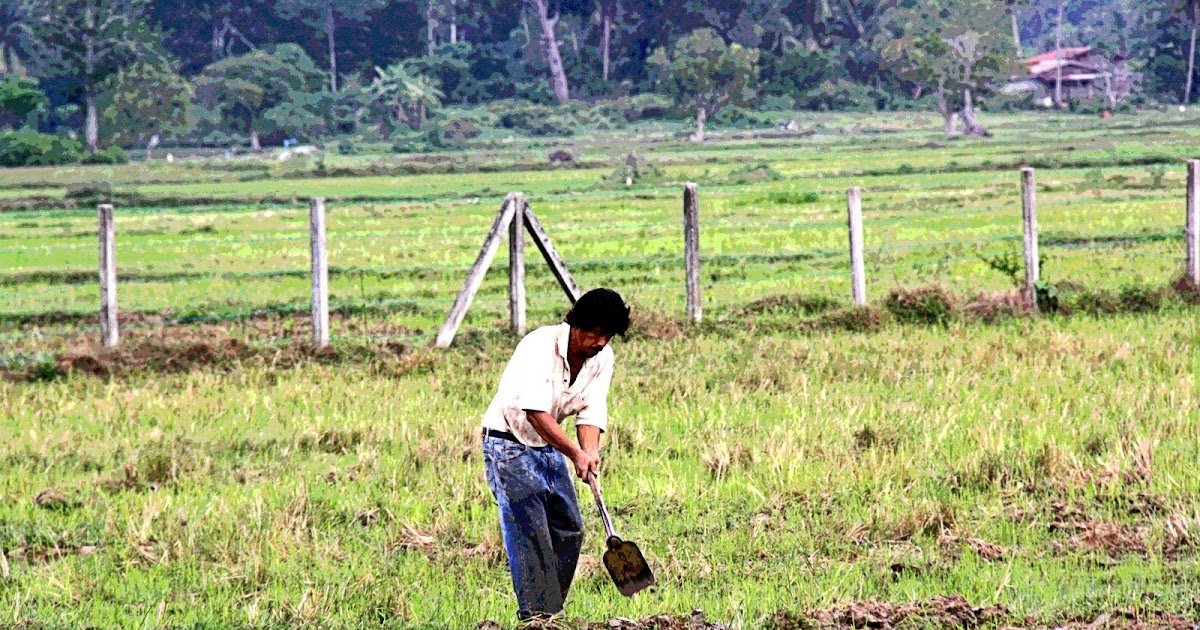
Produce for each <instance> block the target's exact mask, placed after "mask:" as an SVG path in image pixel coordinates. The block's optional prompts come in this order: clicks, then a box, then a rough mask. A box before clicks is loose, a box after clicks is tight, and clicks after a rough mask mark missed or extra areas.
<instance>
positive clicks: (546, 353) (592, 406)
mask: <svg viewBox="0 0 1200 630" xmlns="http://www.w3.org/2000/svg"><path fill="white" fill-rule="evenodd" d="M628 328H629V307H628V306H626V305H625V302H624V301H623V300H622V299H621V296H620V295H618V294H617V293H616V292H615V291H611V290H609V289H596V290H593V291H589V292H588V293H586V294H584V295H583V296H582V297H580V298H579V301H578V302H576V304H575V306H574V307H573V308H572V309H571V312H570V313H568V314H567V318H566V323H563V324H559V325H557V326H546V327H544V328H539V329H537V330H535V331H533V332H531V333H529V334H528V335H527V336H526V337H525V338H524V339H523V340H521V342H520V343H519V344H518V345H517V349H516V350H515V351H514V352H513V355H512V358H511V359H509V362H508V366H507V367H506V368H505V369H504V373H503V374H502V375H501V377H500V386H499V388H498V391H497V392H496V397H495V398H494V399H493V400H492V404H491V405H490V406H489V407H488V410H487V412H486V413H485V414H484V416H483V460H484V467H485V471H486V474H487V482H488V486H490V487H491V489H492V494H494V495H495V497H496V504H497V505H498V506H499V508H500V531H501V533H502V535H503V537H504V548H505V550H506V551H507V552H508V567H509V571H510V572H511V573H512V582H513V589H514V590H515V591H516V594H517V607H518V609H517V616H518V618H520V619H521V620H522V621H524V620H527V619H532V618H535V617H546V616H551V615H555V614H558V613H561V612H562V609H563V602H564V601H565V600H566V597H567V591H568V590H569V589H570V588H571V580H572V579H574V577H575V565H576V564H577V563H578V561H579V552H580V549H581V548H582V546H583V517H582V516H581V515H580V513H579V502H578V500H577V499H576V496H575V484H574V483H573V482H572V480H571V473H570V469H569V468H568V462H570V463H571V464H572V465H573V466H574V467H575V474H576V475H578V476H579V477H580V478H581V479H587V478H588V476H589V475H594V474H596V473H597V471H598V468H599V466H600V433H601V432H602V431H604V430H605V428H606V425H607V424H608V387H609V384H610V383H611V382H612V373H613V351H612V348H609V347H608V343H609V341H610V340H611V339H612V338H613V337H614V336H616V335H620V334H624V333H625V331H626V330H627V329H628ZM571 415H573V416H575V433H576V437H577V438H578V441H579V443H578V445H576V444H575V443H573V442H571V439H570V438H568V437H567V434H566V432H564V431H563V429H562V427H561V426H560V423H561V422H562V421H563V420H564V419H565V418H566V417H567V416H571Z"/></svg>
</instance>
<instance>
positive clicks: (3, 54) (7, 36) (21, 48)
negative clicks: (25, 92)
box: [0, 0, 33, 74]
mask: <svg viewBox="0 0 1200 630" xmlns="http://www.w3.org/2000/svg"><path fill="white" fill-rule="evenodd" d="M26 4H27V3H26V0H0V65H3V66H4V74H16V73H17V71H18V69H19V68H20V67H21V64H20V63H19V61H18V58H19V56H18V53H24V54H25V55H26V56H28V55H29V54H30V53H31V51H32V48H33V46H32V40H33V28H32V26H31V25H30V21H29V8H28V7H27V6H26Z"/></svg>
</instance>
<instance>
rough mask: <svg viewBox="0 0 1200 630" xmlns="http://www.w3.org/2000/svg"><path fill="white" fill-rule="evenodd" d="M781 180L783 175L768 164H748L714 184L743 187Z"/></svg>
mask: <svg viewBox="0 0 1200 630" xmlns="http://www.w3.org/2000/svg"><path fill="white" fill-rule="evenodd" d="M781 179H783V175H780V174H779V171H776V170H775V169H773V168H771V165H770V164H767V163H765V162H760V163H758V164H748V165H746V166H743V167H742V168H739V169H736V170H734V171H730V173H729V174H728V175H726V176H725V177H722V178H719V179H718V180H717V181H714V182H712V183H714V184H728V185H745V184H759V183H762V182H774V181H779V180H781Z"/></svg>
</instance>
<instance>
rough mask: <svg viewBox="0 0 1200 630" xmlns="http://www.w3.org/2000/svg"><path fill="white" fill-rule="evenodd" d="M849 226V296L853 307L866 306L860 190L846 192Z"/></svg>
mask: <svg viewBox="0 0 1200 630" xmlns="http://www.w3.org/2000/svg"><path fill="white" fill-rule="evenodd" d="M846 208H847V214H848V215H849V224H850V294H851V296H852V297H853V298H854V304H855V306H866V305H867V274H866V271H865V270H864V268H863V221H862V189H861V188H858V187H855V188H851V189H849V190H847V191H846Z"/></svg>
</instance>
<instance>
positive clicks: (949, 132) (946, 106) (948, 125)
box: [933, 87, 954, 138]
mask: <svg viewBox="0 0 1200 630" xmlns="http://www.w3.org/2000/svg"><path fill="white" fill-rule="evenodd" d="M933 94H934V97H935V98H936V99H937V106H938V113H939V114H941V115H942V121H943V123H944V125H945V126H944V127H943V128H942V129H943V131H945V133H946V137H947V138H949V137H951V136H953V135H954V111H953V110H951V109H950V102H949V101H948V100H947V99H946V91H945V90H944V89H942V88H940V87H939V88H938V89H937V91H936V92H934V93H933Z"/></svg>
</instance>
